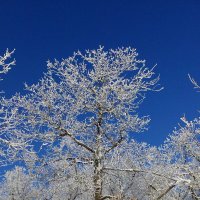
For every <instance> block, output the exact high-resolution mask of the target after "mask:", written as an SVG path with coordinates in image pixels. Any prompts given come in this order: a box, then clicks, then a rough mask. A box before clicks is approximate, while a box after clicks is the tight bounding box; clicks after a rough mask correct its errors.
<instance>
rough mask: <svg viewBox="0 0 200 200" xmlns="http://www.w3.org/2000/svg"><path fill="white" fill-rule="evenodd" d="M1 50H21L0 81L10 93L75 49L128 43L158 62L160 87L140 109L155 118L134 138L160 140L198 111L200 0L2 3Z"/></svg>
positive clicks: (19, 0)
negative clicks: (189, 76)
mask: <svg viewBox="0 0 200 200" xmlns="http://www.w3.org/2000/svg"><path fill="white" fill-rule="evenodd" d="M0 44H1V46H0V52H2V53H3V52H4V50H5V49H6V48H9V49H13V48H16V53H15V58H16V60H17V65H16V67H14V68H13V69H12V70H11V71H10V72H9V74H8V75H7V76H6V77H5V79H4V81H3V82H1V87H2V89H3V90H4V91H5V92H6V95H7V96H10V95H12V94H14V93H15V92H21V91H22V88H23V83H24V82H27V83H29V84H31V83H35V82H37V80H38V79H39V78H40V77H41V76H42V74H43V72H44V71H45V70H46V63H45V61H46V60H48V59H54V58H57V59H61V58H65V57H68V56H70V55H71V54H72V53H73V52H74V51H76V50H78V49H79V50H84V49H94V48H97V47H98V46H99V45H103V46H105V48H106V49H108V48H116V47H118V46H119V47H121V46H131V47H134V48H137V51H138V53H139V58H141V59H143V58H144V59H146V60H147V65H148V66H150V67H151V66H153V65H154V64H156V63H157V64H158V66H157V68H156V72H157V73H158V74H160V76H161V81H160V83H161V85H162V86H164V87H165V89H164V90H163V91H162V92H159V93H151V94H150V93H149V94H148V95H147V99H146V101H145V102H144V103H143V105H142V107H141V109H140V113H141V114H149V115H150V116H151V118H152V121H151V124H150V126H149V131H148V132H146V133H144V134H141V135H140V136H137V139H139V140H143V141H147V142H150V143H151V144H153V145H154V144H155V145H158V144H161V143H162V142H163V141H164V139H165V138H166V136H167V135H168V134H169V133H171V132H172V130H173V127H174V126H177V124H178V123H179V122H180V120H179V119H180V117H181V116H183V114H185V115H186V117H187V118H188V119H192V118H193V117H195V116H198V115H199V113H198V111H197V110H198V109H199V108H200V93H196V92H195V91H194V90H193V86H192V84H191V83H190V81H189V80H188V77H187V74H188V73H190V74H191V75H192V76H193V77H194V78H195V79H196V80H197V81H199V82H200V76H199V74H200V1H199V0H168V1H166V0H165V1H164V0H157V1H156V0H151V1H149V0H147V1H144V0H137V1H136V0H98V1H97V0H82V1H81V0H79V1H78V0H57V1H54V0H6V1H3V0H1V1H0Z"/></svg>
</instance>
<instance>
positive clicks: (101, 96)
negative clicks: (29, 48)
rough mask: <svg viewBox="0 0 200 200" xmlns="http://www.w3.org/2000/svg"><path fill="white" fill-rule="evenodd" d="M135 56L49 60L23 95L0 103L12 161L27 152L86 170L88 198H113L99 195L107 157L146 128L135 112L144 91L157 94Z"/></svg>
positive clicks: (98, 54) (125, 51) (122, 51)
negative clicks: (46, 67) (90, 196)
mask: <svg viewBox="0 0 200 200" xmlns="http://www.w3.org/2000/svg"><path fill="white" fill-rule="evenodd" d="M137 56H138V54H137V53H136V50H135V49H132V48H118V49H111V50H109V51H105V50H104V49H103V47H100V48H99V49H97V50H91V51H90V50H88V51H86V53H84V54H83V53H81V52H77V53H74V55H73V56H71V57H69V58H67V59H63V60H62V61H61V62H59V61H57V60H55V62H54V63H52V62H50V61H48V63H47V66H48V71H47V73H45V75H44V78H42V79H41V80H40V81H39V83H37V84H35V85H32V86H27V85H26V90H28V94H27V95H25V96H21V95H19V94H17V95H15V96H13V97H12V98H11V99H10V100H6V99H4V100H3V101H2V104H3V108H4V111H5V110H6V115H4V119H3V120H4V124H9V126H6V125H5V126H6V127H8V128H7V129H5V130H4V131H3V137H4V138H7V139H8V144H12V145H10V146H11V147H12V149H13V147H14V148H16V149H15V152H18V153H17V154H14V155H15V158H16V156H17V157H18V158H20V159H22V160H23V157H24V155H26V154H27V153H28V154H29V155H34V156H33V157H34V159H35V160H37V159H38V155H39V157H40V158H42V159H41V160H43V161H41V162H43V163H45V162H46V163H47V164H48V160H49V158H51V159H54V160H55V162H56V160H59V159H61V158H62V159H63V160H66V161H68V163H71V164H72V163H75V166H76V169H77V170H80V169H84V167H86V166H89V168H88V169H90V170H91V177H93V178H92V187H91V188H90V189H91V190H93V193H92V195H93V197H92V198H94V199H95V200H103V199H111V198H114V197H113V196H112V195H111V194H105V193H104V191H103V188H104V185H105V182H104V179H105V178H104V177H105V176H106V173H107V171H110V170H111V169H109V167H107V166H108V163H109V159H110V156H111V155H112V153H113V151H114V150H115V149H117V148H118V147H119V146H120V145H122V144H124V143H126V141H127V140H128V138H129V136H131V134H133V133H137V132H141V131H143V130H145V129H146V128H147V125H148V123H149V121H150V118H149V117H148V116H144V117H139V115H138V113H137V110H138V108H139V106H140V104H141V103H142V101H143V100H144V98H145V93H146V92H148V91H159V90H160V88H157V87H156V86H157V82H158V80H159V77H153V76H154V71H153V68H152V69H149V68H148V67H146V66H145V61H143V60H138V59H137ZM7 116H9V117H7ZM131 137H132V136H131ZM2 151H7V152H5V155H9V154H10V152H11V151H10V148H3V149H2ZM12 152H13V151H12ZM35 152H37V153H35ZM38 152H39V154H38ZM36 154H37V155H36ZM12 157H13V156H12ZM34 159H32V161H33V160H34ZM29 161H30V160H29ZM29 161H27V159H26V162H29ZM112 170H113V169H112ZM114 170H115V169H114ZM118 170H119V169H118ZM120 170H123V169H120Z"/></svg>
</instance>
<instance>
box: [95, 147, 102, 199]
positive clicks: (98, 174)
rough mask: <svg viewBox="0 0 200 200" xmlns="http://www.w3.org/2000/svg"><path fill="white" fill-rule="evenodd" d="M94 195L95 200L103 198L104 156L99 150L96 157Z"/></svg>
mask: <svg viewBox="0 0 200 200" xmlns="http://www.w3.org/2000/svg"><path fill="white" fill-rule="evenodd" d="M94 190H95V191H94V193H95V194H94V196H95V198H94V199H95V200H101V198H102V156H101V153H100V152H99V151H98V150H97V152H96V153H95V157H94Z"/></svg>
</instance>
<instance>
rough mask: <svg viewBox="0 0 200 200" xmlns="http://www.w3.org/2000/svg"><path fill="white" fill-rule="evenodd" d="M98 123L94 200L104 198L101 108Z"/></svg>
mask: <svg viewBox="0 0 200 200" xmlns="http://www.w3.org/2000/svg"><path fill="white" fill-rule="evenodd" d="M98 109H99V112H98V123H97V135H96V151H95V153H94V199H95V200H101V198H102V185H103V180H102V178H103V174H102V169H103V163H102V162H103V150H102V132H101V124H102V112H101V107H99V108H98Z"/></svg>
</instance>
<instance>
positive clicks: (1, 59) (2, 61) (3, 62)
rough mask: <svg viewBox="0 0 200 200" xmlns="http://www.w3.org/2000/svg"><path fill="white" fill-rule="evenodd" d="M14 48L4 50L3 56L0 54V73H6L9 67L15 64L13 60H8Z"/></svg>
mask: <svg viewBox="0 0 200 200" xmlns="http://www.w3.org/2000/svg"><path fill="white" fill-rule="evenodd" d="M14 51H15V50H13V51H9V50H8V49H7V50H6V53H5V54H4V55H3V56H0V67H1V69H0V74H6V73H7V72H8V71H9V70H10V69H11V66H12V65H15V60H12V61H8V60H9V59H10V58H11V56H12V54H13V53H14Z"/></svg>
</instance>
